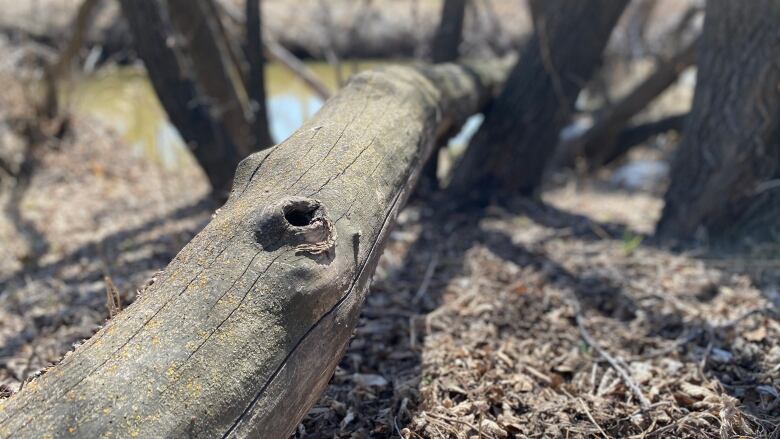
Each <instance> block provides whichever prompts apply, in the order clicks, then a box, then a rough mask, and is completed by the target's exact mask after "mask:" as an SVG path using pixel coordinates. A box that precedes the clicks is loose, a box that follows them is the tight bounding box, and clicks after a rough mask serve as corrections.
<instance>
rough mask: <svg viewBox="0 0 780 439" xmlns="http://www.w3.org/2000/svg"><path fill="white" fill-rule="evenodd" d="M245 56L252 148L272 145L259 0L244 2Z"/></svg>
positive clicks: (257, 148) (258, 148) (259, 148)
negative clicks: (247, 64)
mask: <svg viewBox="0 0 780 439" xmlns="http://www.w3.org/2000/svg"><path fill="white" fill-rule="evenodd" d="M246 57H247V61H248V63H249V81H248V83H247V90H248V93H249V99H250V107H251V111H252V122H253V127H254V130H253V131H254V145H253V146H254V149H255V150H261V149H264V148H267V147H269V146H271V145H273V141H272V140H271V131H270V130H269V129H268V111H267V107H266V103H265V73H264V70H265V59H264V58H265V57H264V56H263V33H262V10H261V8H260V0H247V2H246Z"/></svg>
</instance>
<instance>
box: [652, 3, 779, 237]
mask: <svg viewBox="0 0 780 439" xmlns="http://www.w3.org/2000/svg"><path fill="white" fill-rule="evenodd" d="M778 22H780V2H778V1H777V0H757V1H755V2H751V3H750V5H747V4H743V3H740V2H733V1H729V0H710V1H708V2H707V6H706V15H705V21H704V30H703V36H702V37H703V41H702V45H701V48H700V52H699V58H698V59H699V62H698V80H697V83H696V91H695V93H694V102H693V108H692V110H691V113H690V115H689V116H688V118H687V119H686V122H685V131H684V134H683V139H682V141H681V144H680V147H679V150H678V153H677V156H676V158H675V161H674V164H673V166H672V180H671V184H670V187H669V189H668V191H667V193H666V196H665V201H666V205H665V207H664V211H663V215H662V217H661V220H660V221H659V223H658V227H657V233H658V235H659V236H661V237H662V238H677V239H686V238H690V237H692V236H693V234H694V232H696V231H697V230H698V229H699V227H702V226H703V227H704V228H706V229H707V231H708V232H710V233H711V235H718V234H722V233H723V232H724V231H726V230H727V229H728V228H729V224H733V223H735V222H743V221H744V220H745V218H744V216H745V215H746V214H750V215H756V214H758V212H755V211H753V209H750V208H749V206H751V205H752V204H753V203H752V202H753V200H754V199H756V198H757V197H758V198H761V199H763V198H766V196H767V190H769V189H768V187H767V185H766V182H767V180H769V179H771V178H773V177H774V176H777V169H778V155H779V154H780V132H779V131H778V128H780V68H778V65H777V60H778V59H780V27H778V26H777V23H778ZM770 186H771V185H770Z"/></svg>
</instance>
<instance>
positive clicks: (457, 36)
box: [431, 0, 466, 63]
mask: <svg viewBox="0 0 780 439" xmlns="http://www.w3.org/2000/svg"><path fill="white" fill-rule="evenodd" d="M465 15H466V0H444V4H443V5H442V10H441V21H439V27H438V28H437V29H436V34H435V35H434V37H433V46H432V48H431V61H433V62H434V63H443V62H451V61H455V60H456V59H458V49H459V48H460V42H461V40H462V39H463V38H462V37H463V18H464V17H465Z"/></svg>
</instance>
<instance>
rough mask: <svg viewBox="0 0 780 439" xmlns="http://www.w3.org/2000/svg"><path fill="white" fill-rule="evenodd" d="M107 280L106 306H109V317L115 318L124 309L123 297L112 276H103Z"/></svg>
mask: <svg viewBox="0 0 780 439" xmlns="http://www.w3.org/2000/svg"><path fill="white" fill-rule="evenodd" d="M103 279H104V280H105V282H106V307H107V308H108V318H113V317H114V316H115V315H117V314H119V312H120V311H122V298H121V297H120V296H119V290H117V289H116V286H114V282H112V281H111V277H110V276H105V277H104V278H103Z"/></svg>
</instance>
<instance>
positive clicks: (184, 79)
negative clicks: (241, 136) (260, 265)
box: [120, 0, 244, 195]
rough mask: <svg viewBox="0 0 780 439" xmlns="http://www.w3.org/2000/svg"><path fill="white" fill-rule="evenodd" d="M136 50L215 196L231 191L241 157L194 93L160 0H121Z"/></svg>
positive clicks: (187, 70) (193, 85) (169, 116)
mask: <svg viewBox="0 0 780 439" xmlns="http://www.w3.org/2000/svg"><path fill="white" fill-rule="evenodd" d="M120 3H121V5H122V11H123V14H124V16H125V18H126V19H127V22H128V25H129V27H130V30H131V32H132V33H133V39H134V41H135V47H136V50H137V52H138V55H139V56H140V57H141V59H142V60H143V61H144V64H145V65H146V70H147V71H148V73H149V78H150V80H151V82H152V85H153V86H154V90H155V92H156V93H157V97H158V98H159V99H160V102H161V104H162V106H163V108H165V111H166V113H168V118H170V120H171V122H172V123H173V125H174V126H175V127H176V128H177V129H178V130H179V134H181V136H182V138H183V139H184V141H185V142H187V144H188V145H189V146H190V148H191V149H192V151H193V154H194V156H195V158H196V159H197V161H198V163H199V164H200V166H201V167H202V168H203V170H204V171H205V173H206V175H207V177H208V179H209V182H210V183H211V187H212V189H213V190H214V192H215V194H217V195H224V194H227V193H228V192H229V191H230V187H231V184H232V181H233V172H234V171H235V169H236V166H238V163H239V162H240V161H241V159H242V158H243V157H244V155H243V154H242V153H241V152H240V151H239V149H238V148H237V147H236V145H235V144H234V143H233V141H232V140H231V138H230V136H229V135H228V133H227V131H226V130H225V128H224V127H223V126H222V125H221V124H220V123H218V122H217V121H216V120H215V119H214V118H213V117H212V115H211V112H210V111H209V105H208V103H207V102H206V100H205V99H203V98H202V96H201V95H200V94H199V91H198V87H197V85H196V82H195V80H194V78H193V77H192V76H190V75H189V69H188V68H186V67H185V65H184V57H183V54H182V53H181V52H180V47H179V45H177V44H176V43H173V44H172V43H171V41H172V40H171V38H170V36H171V24H170V22H169V20H168V16H167V14H166V12H165V10H164V8H163V7H162V5H161V3H160V1H159V0H121V2H120Z"/></svg>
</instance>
